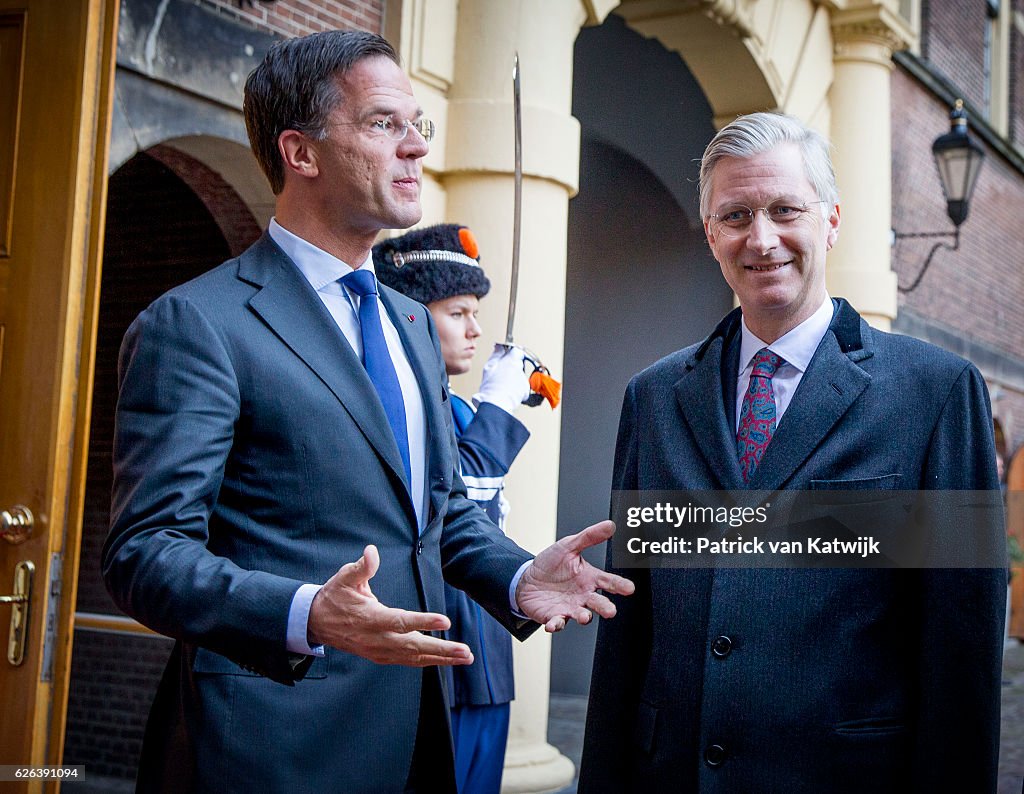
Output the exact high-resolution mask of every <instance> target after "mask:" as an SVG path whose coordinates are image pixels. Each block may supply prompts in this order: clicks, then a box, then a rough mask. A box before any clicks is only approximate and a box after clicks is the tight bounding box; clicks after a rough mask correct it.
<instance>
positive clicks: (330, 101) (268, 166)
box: [242, 30, 400, 195]
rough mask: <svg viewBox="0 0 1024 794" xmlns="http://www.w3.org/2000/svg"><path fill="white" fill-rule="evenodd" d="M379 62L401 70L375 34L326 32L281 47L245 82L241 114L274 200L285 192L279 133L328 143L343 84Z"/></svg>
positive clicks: (394, 55)
mask: <svg viewBox="0 0 1024 794" xmlns="http://www.w3.org/2000/svg"><path fill="white" fill-rule="evenodd" d="M377 56H380V57H384V58H389V59H390V60H392V61H394V62H395V63H396V64H399V65H400V62H399V57H398V53H396V52H395V49H394V47H392V46H391V45H390V44H389V43H388V41H387V40H386V39H384V38H382V37H380V36H378V35H376V34H375V33H367V32H365V31H361V30H327V31H323V32H321V33H313V34H311V35H309V36H302V37H300V38H294V39H286V40H284V41H279V42H277V43H276V44H274V45H273V46H272V47H271V48H270V50H269V51H268V52H267V55H266V57H265V58H264V59H263V62H262V63H260V65H259V66H257V67H256V68H255V69H253V71H252V73H251V74H250V75H249V78H248V79H247V80H246V81H245V98H244V100H243V101H242V112H243V113H244V114H245V128H246V131H247V132H248V133H249V145H250V146H251V147H252V152H253V154H254V155H255V156H256V161H257V162H258V163H259V164H260V168H262V169H263V173H264V174H266V176H267V179H268V180H269V181H270V189H271V190H273V191H274V193H275V195H276V194H278V193H280V192H281V191H282V190H283V189H284V163H283V162H282V160H281V155H280V153H279V152H278V149H277V139H278V138H279V137H280V136H281V133H282V132H284V131H285V130H297V131H299V132H301V133H303V134H304V135H308V136H309V137H310V138H313V139H314V140H323V139H324V138H326V137H327V124H328V119H329V117H330V115H331V112H332V111H333V110H334V109H335V108H336V107H337V106H338V105H339V104H341V102H342V100H343V99H344V97H343V96H342V93H341V86H340V84H339V80H340V78H342V77H344V75H345V73H346V72H348V70H349V69H351V68H352V67H353V66H355V64H356V63H358V62H359V61H361V60H363V59H364V58H372V57H377Z"/></svg>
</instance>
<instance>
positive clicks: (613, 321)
mask: <svg viewBox="0 0 1024 794" xmlns="http://www.w3.org/2000/svg"><path fill="white" fill-rule="evenodd" d="M574 70H575V71H574V74H575V82H574V86H573V114H574V115H575V116H576V117H577V118H578V119H579V120H580V123H581V125H582V127H583V142H582V147H581V152H580V191H579V194H578V195H577V196H576V198H574V199H573V200H572V201H571V202H570V204H569V235H568V273H567V283H566V312H565V314H566V321H565V322H566V329H565V372H564V385H565V401H564V403H563V408H562V445H561V460H560V466H559V499H558V526H559V532H560V534H561V535H565V534H570V533H571V532H576V531H578V530H579V529H582V528H583V527H585V526H587V525H589V524H592V523H594V522H595V521H599V520H601V519H603V518H606V517H607V515H608V504H609V488H610V485H611V468H612V455H613V452H614V448H615V435H616V430H617V427H618V418H619V410H620V408H621V404H622V395H623V391H624V390H625V387H626V384H627V382H628V381H629V378H630V377H631V376H632V375H633V374H634V373H636V372H638V371H640V370H641V369H643V368H644V367H645V366H647V365H648V364H651V363H653V362H654V361H656V360H657V359H659V358H661V357H662V356H664V355H666V354H668V353H670V352H672V351H674V350H678V349H679V348H681V347H684V346H686V345H688V344H691V343H692V342H696V341H698V340H700V339H701V338H703V337H704V336H705V335H706V334H707V333H708V332H709V331H710V330H711V328H713V327H714V324H715V323H716V322H717V321H718V320H719V319H720V318H721V316H722V315H723V314H725V313H726V312H727V311H728V310H729V309H730V308H731V307H732V293H731V291H730V290H729V288H728V286H727V285H726V284H725V282H724V280H723V279H722V277H721V274H720V271H719V269H718V265H717V264H716V263H715V261H714V259H713V258H712V257H711V255H710V252H709V250H708V247H707V243H706V242H705V240H704V234H703V231H702V229H701V224H700V219H699V216H698V212H697V183H696V176H697V166H696V163H695V162H694V160H695V158H699V157H700V155H701V152H702V151H703V147H704V145H705V144H706V142H707V141H708V140H710V139H711V136H712V134H713V132H714V131H713V128H712V125H711V110H710V107H709V106H708V104H707V101H706V100H705V98H704V96H703V94H702V93H701V91H700V89H699V87H698V86H697V84H696V82H695V81H694V79H693V77H692V75H690V73H689V71H688V70H687V69H686V66H685V65H684V64H683V63H682V61H681V60H680V59H679V57H678V55H676V54H675V53H671V52H668V51H666V50H665V48H664V47H662V46H661V44H659V43H658V42H656V41H652V40H649V39H645V38H643V37H642V36H640V35H638V34H636V33H634V32H633V31H631V30H629V29H628V28H627V27H626V26H625V24H624V22H623V21H622V20H621V19H620V18H618V17H616V16H614V15H612V16H610V17H609V18H608V20H607V21H606V22H605V23H604V24H603V25H601V26H600V27H596V28H588V29H586V30H584V31H582V32H581V33H580V36H579V38H578V39H577V43H576V57H575V65H574ZM592 561H593V562H595V563H597V564H601V565H603V564H604V550H603V549H600V550H597V551H596V552H593V555H592ZM595 639H596V625H591V626H586V627H580V626H578V625H576V624H570V626H569V628H568V629H566V630H565V631H563V632H561V633H559V634H557V635H555V638H554V647H553V651H552V665H551V689H552V691H553V692H556V693H561V694H574V695H585V694H587V692H588V691H589V687H590V667H591V659H592V657H593V648H594V641H595Z"/></svg>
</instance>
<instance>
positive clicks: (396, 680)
mask: <svg viewBox="0 0 1024 794" xmlns="http://www.w3.org/2000/svg"><path fill="white" fill-rule="evenodd" d="M244 110H245V118H246V125H247V128H248V131H249V135H250V141H251V143H252V146H253V150H254V152H255V154H256V157H257V159H258V160H259V162H260V165H261V166H262V168H263V170H264V172H265V173H266V174H267V176H268V178H269V180H270V183H271V187H272V188H273V190H274V193H275V194H276V197H277V200H276V213H275V219H274V220H272V221H271V224H270V228H269V230H268V233H267V234H266V235H264V236H263V237H262V238H261V239H260V240H259V241H258V242H257V243H256V244H255V245H253V246H252V247H251V248H250V249H249V250H248V251H246V252H245V253H243V254H242V255H241V256H240V257H238V258H237V259H233V260H230V261H228V262H226V263H224V264H223V265H221V266H220V267H217V268H215V269H213V270H211V271H210V272H208V273H207V274H205V275H204V276H201V277H200V278H198V279H196V280H194V281H192V282H189V283H188V284H185V285H183V286H181V287H179V288H176V289H174V290H172V291H171V292H169V293H167V294H166V295H164V296H162V297H161V298H159V299H158V300H157V301H156V302H154V303H153V305H152V306H150V307H149V308H148V309H147V310H146V311H145V312H143V313H142V314H141V315H140V316H139V318H138V319H137V320H136V321H135V322H134V323H133V325H132V326H131V328H130V329H129V331H128V333H127V334H126V337H125V341H124V344H123V347H122V351H121V359H120V365H119V369H120V384H121V386H120V395H119V401H118V407H117V417H116V430H115V439H114V491H113V509H112V525H111V531H110V535H109V538H108V540H107V543H106V546H105V548H104V554H103V573H104V577H105V580H106V583H107V586H108V588H109V590H110V592H111V594H112V595H113V597H114V599H115V600H116V601H117V603H118V604H119V605H120V606H121V607H122V608H123V609H124V610H125V611H126V612H127V613H128V614H130V615H132V616H133V617H136V618H137V619H138V620H140V621H141V622H142V623H144V624H145V625H147V626H149V627H151V628H153V629H155V630H156V631H159V632H161V633H163V634H166V635H168V636H171V637H174V638H175V639H176V640H177V643H176V644H175V647H174V651H173V653H172V655H171V659H170V662H169V663H168V667H167V669H166V671H165V674H164V677H163V680H162V681H161V684H160V687H159V690H158V692H157V695H156V699H155V702H154V704H153V709H152V712H151V714H150V719H149V723H148V725H147V731H146V737H145V742H144V747H143V752H142V759H141V762H140V770H139V781H138V788H139V790H141V791H173V792H182V791H204V792H205V791H217V792H221V791H239V792H242V791H244V792H250V791H261V792H284V791H288V792H306V791H309V792H327V791H345V792H401V791H429V792H435V791H437V792H445V791H448V792H453V791H454V779H453V775H452V762H451V739H450V733H449V729H448V723H447V708H446V695H445V693H444V692H443V684H442V682H441V677H440V674H439V668H438V665H455V664H468V663H470V662H472V654H471V653H470V651H469V649H468V648H467V647H466V646H465V645H463V644H461V643H456V642H451V641H448V640H445V639H443V638H442V637H441V636H439V632H441V631H443V630H444V629H446V628H447V627H448V625H449V621H448V618H447V617H445V616H444V615H443V614H441V613H442V612H443V609H444V593H443V583H444V581H445V580H448V581H450V582H452V583H453V584H455V585H457V586H458V587H461V588H465V589H466V590H467V591H468V592H470V593H471V594H472V596H473V598H474V599H475V600H476V601H477V602H478V603H480V604H482V605H483V606H484V607H485V608H486V609H487V610H488V611H489V612H490V613H491V614H492V615H494V616H495V618H496V619H498V620H499V621H500V622H501V623H502V624H503V625H504V626H505V627H506V628H507V629H509V630H510V631H511V632H513V633H514V634H516V636H518V637H520V638H523V637H525V636H526V635H528V634H529V633H530V631H531V630H532V629H534V628H536V626H537V624H545V627H546V628H547V629H548V630H549V631H557V630H559V629H560V628H562V627H563V626H564V625H565V622H566V621H567V620H568V619H575V620H578V621H580V622H588V621H589V620H590V617H591V611H596V612H598V613H599V614H601V615H602V616H606V617H607V616H611V615H612V614H614V611H615V610H614V607H613V606H612V605H611V602H610V601H609V600H608V599H607V598H606V597H605V596H603V595H600V594H599V593H597V590H598V589H599V588H604V589H607V590H610V591H613V592H615V591H617V592H627V591H629V590H630V589H631V585H630V584H629V583H628V582H627V581H625V580H623V579H621V578H619V577H615V576H611V575H608V574H604V573H603V572H601V571H598V570H596V569H594V568H592V567H590V566H587V565H586V564H585V563H584V562H583V561H582V560H581V559H580V556H579V555H580V551H581V550H582V549H583V548H585V547H587V546H589V545H592V544H594V543H597V542H600V541H601V540H603V539H605V538H606V537H608V536H610V534H611V532H612V530H613V527H612V525H611V524H610V522H603V523H602V524H600V525H595V526H594V527H590V528H588V529H587V530H584V531H583V532H581V533H580V534H579V535H576V536H574V537H573V538H572V539H570V540H569V541H568V542H566V541H560V542H559V543H558V544H555V545H554V546H552V547H549V548H548V549H546V550H545V551H543V552H542V553H541V554H540V555H538V556H537V558H536V559H533V560H532V562H531V557H530V555H528V554H527V553H526V552H524V551H523V550H522V549H520V548H519V547H518V546H516V545H515V544H514V543H513V542H511V541H510V540H508V539H507V538H505V537H504V535H503V534H502V533H501V532H500V531H499V530H497V528H496V527H494V526H493V524H491V523H490V522H489V521H488V520H487V518H486V516H485V515H484V513H483V512H482V511H481V510H480V509H479V507H477V506H476V505H475V504H474V503H473V502H472V501H470V500H469V499H468V498H467V496H466V490H465V486H464V484H463V482H462V480H461V479H460V477H459V476H458V470H457V455H458V453H457V448H456V444H455V438H454V435H453V432H452V418H451V410H450V409H449V406H448V400H449V395H448V392H447V388H446V383H447V378H446V376H445V369H444V363H443V361H442V360H441V357H440V353H439V348H438V340H437V335H436V332H435V329H434V326H433V324H432V322H431V320H430V317H429V314H428V313H427V311H426V310H425V308H424V307H423V306H422V305H420V304H418V303H414V302H412V301H410V300H408V299H406V298H404V297H402V296H401V295H399V294H398V293H395V292H393V291H392V290H389V289H387V288H386V287H381V286H378V285H377V284H376V279H375V277H374V275H373V265H372V259H371V257H370V247H371V245H372V244H373V242H374V238H375V237H376V235H377V233H378V232H379V231H380V230H381V229H382V228H394V227H405V226H409V225H410V224H412V223H415V222H416V221H418V220H419V218H420V201H419V196H420V180H421V176H422V166H421V159H422V157H423V156H424V155H425V154H426V153H427V149H428V147H427V143H428V141H429V140H430V138H431V137H432V134H433V125H432V124H431V123H430V122H429V121H427V120H426V119H424V118H423V117H422V110H421V109H420V107H419V105H418V104H417V102H416V100H415V98H414V97H413V95H412V89H411V86H410V83H409V81H408V79H407V78H406V76H405V74H404V73H403V71H402V70H401V68H400V67H399V65H398V57H397V55H396V54H395V52H394V50H393V49H392V48H391V46H390V45H389V44H388V43H387V42H386V41H384V40H383V39H382V38H380V37H378V36H374V35H371V34H366V33H356V32H337V31H335V32H329V33H322V34H315V35H313V36H309V37H306V38H302V39H293V40H290V41H286V42H282V43H280V44H278V45H275V46H274V47H273V48H272V49H271V51H270V52H269V53H268V55H267V57H266V59H265V60H264V61H263V63H262V64H261V65H260V66H259V67H258V68H257V69H256V70H255V71H254V72H253V73H252V74H251V75H250V77H249V80H248V82H247V83H246V91H245V103H244ZM321 583H322V584H321Z"/></svg>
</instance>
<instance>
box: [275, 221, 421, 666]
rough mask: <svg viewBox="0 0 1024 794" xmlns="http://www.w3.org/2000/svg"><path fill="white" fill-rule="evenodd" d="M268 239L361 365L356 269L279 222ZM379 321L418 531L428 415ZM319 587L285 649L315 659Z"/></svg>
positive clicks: (401, 354)
mask: <svg viewBox="0 0 1024 794" xmlns="http://www.w3.org/2000/svg"><path fill="white" fill-rule="evenodd" d="M268 233H269V234H270V237H271V239H272V240H273V241H274V242H275V243H277V244H278V246H280V248H281V250H283V251H284V252H285V253H286V254H287V255H288V257H289V258H290V259H291V260H292V261H293V262H294V263H295V266H296V267H297V268H298V269H299V272H301V273H302V275H303V276H304V277H305V278H306V280H307V281H309V283H310V286H312V287H313V289H314V290H316V294H317V296H318V297H319V298H320V300H321V301H323V303H324V306H326V307H327V311H329V312H330V313H331V317H333V318H334V321H335V322H336V323H337V324H338V328H340V329H341V332H342V333H343V334H344V335H345V338H346V339H347V340H348V343H349V344H350V345H352V350H353V351H355V354H356V356H358V357H359V358H360V360H361V359H362V353H363V337H362V334H361V333H360V330H359V296H358V295H355V294H354V293H352V292H350V291H349V290H348V289H345V288H344V287H342V286H341V284H340V283H339V279H341V278H342V277H343V276H346V275H348V274H349V273H351V272H352V271H353V270H355V268H353V267H352V266H351V265H349V264H347V263H346V262H342V261H341V260H340V259H338V258H337V257H335V256H332V255H331V254H329V253H327V252H326V251H324V250H322V249H320V248H317V247H316V246H315V245H312V244H311V243H308V242H306V241H305V240H303V239H302V238H301V237H298V236H296V235H295V234H293V233H292V232H290V231H288V230H287V229H285V228H284V227H283V226H281V225H280V224H279V223H278V222H277V219H276V218H271V220H270V228H269V229H268ZM360 268H362V269H364V270H365V269H368V270H370V271H371V272H372V271H373V257H372V256H368V257H367V259H366V261H365V262H363V263H362V264H361V265H360ZM380 319H381V325H382V326H383V327H384V339H385V341H386V342H387V345H388V352H389V353H390V354H391V360H392V362H393V363H394V365H395V372H396V373H397V375H398V382H399V385H400V386H401V389H402V399H403V401H404V402H405V423H406V427H407V428H408V432H409V464H410V469H411V472H412V487H411V489H410V493H411V494H412V503H413V507H414V508H415V509H416V521H417V524H418V526H419V528H420V529H422V528H423V518H424V507H425V504H426V494H425V491H424V475H425V470H426V455H427V451H426V450H427V445H426V415H425V413H424V410H423V397H422V395H421V393H420V387H419V384H418V383H417V381H416V375H415V374H414V373H413V371H412V366H411V365H410V364H409V358H408V356H407V355H406V353H405V348H404V347H403V345H402V340H401V337H399V335H398V330H397V329H396V328H395V326H394V324H393V323H392V322H391V318H390V316H389V315H388V313H387V311H386V310H385V309H384V305H383V302H382V303H381V312H380ZM320 587H321V586H320V585H314V584H304V585H302V586H301V587H300V588H299V589H298V591H297V592H296V593H295V596H294V597H293V598H292V604H291V608H290V609H289V611H288V636H287V640H286V643H285V644H286V647H287V648H288V650H289V651H291V652H292V653H303V654H307V655H310V654H314V655H317V656H322V655H323V654H324V650H323V646H318V647H317V648H310V647H309V645H308V643H307V623H308V621H309V607H310V605H311V604H312V603H313V596H315V595H316V594H317V592H318V591H319V590H320Z"/></svg>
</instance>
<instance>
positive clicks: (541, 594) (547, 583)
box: [516, 521, 634, 632]
mask: <svg viewBox="0 0 1024 794" xmlns="http://www.w3.org/2000/svg"><path fill="white" fill-rule="evenodd" d="M613 534H615V524H613V523H612V522H611V521H602V522H600V523H599V524H594V525H593V526H589V527H587V528H586V529H584V530H583V531H582V532H577V533H576V534H575V535H570V536H569V537H566V538H562V539H561V540H559V541H558V542H556V543H553V544H552V545H550V546H548V547H547V548H546V549H544V551H542V552H541V553H540V554H538V555H537V558H536V559H535V560H534V561H533V563H532V564H531V565H530V566H529V567H528V568H527V569H526V571H524V573H523V576H522V578H521V579H520V580H519V586H518V587H517V588H516V603H517V604H518V605H519V609H520V611H521V612H522V613H523V614H524V615H526V616H527V617H528V618H531V619H532V620H535V621H537V622H538V623H543V624H544V629H545V630H546V631H549V632H555V631H561V630H562V629H564V628H565V625H566V623H567V621H569V620H575V621H576V622H577V623H580V624H582V625H586V624H587V623H589V622H590V621H591V618H592V617H593V614H592V613H593V612H596V613H597V614H598V615H600V616H601V617H603V618H611V617H615V604H613V603H612V602H611V601H610V600H609V599H608V597H607V596H605V595H602V594H601V593H599V592H598V590H604V591H605V592H607V593H617V594H619V595H630V594H631V593H632V592H633V589H634V587H633V583H632V582H631V581H630V580H629V579H624V578H623V577H621V576H616V575H615V574H612V573H607V572H605V571H602V570H601V569H600V568H595V567H594V566H593V565H591V564H590V563H589V562H587V561H586V560H585V559H583V557H582V552H583V550H584V549H588V548H590V547H591V546H596V545H597V544H598V543H603V542H604V541H606V540H608V538H610V537H611V536H612V535H613Z"/></svg>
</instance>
